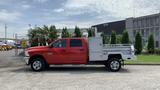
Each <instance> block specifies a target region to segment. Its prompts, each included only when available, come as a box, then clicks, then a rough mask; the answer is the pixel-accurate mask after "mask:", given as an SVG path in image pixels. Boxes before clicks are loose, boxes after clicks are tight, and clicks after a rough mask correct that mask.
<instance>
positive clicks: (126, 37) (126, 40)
mask: <svg viewBox="0 0 160 90" xmlns="http://www.w3.org/2000/svg"><path fill="white" fill-rule="evenodd" d="M121 43H122V44H129V35H128V31H126V30H125V31H124V32H123V35H122V41H121Z"/></svg>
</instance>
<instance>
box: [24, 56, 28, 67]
mask: <svg viewBox="0 0 160 90" xmlns="http://www.w3.org/2000/svg"><path fill="white" fill-rule="evenodd" d="M24 61H25V63H26V64H27V65H29V57H24Z"/></svg>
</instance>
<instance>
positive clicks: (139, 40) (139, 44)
mask: <svg viewBox="0 0 160 90" xmlns="http://www.w3.org/2000/svg"><path fill="white" fill-rule="evenodd" d="M135 49H136V54H140V53H141V52H142V37H141V35H140V33H139V32H138V33H137V34H136V37H135Z"/></svg>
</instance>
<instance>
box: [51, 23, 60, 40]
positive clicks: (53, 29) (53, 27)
mask: <svg viewBox="0 0 160 90" xmlns="http://www.w3.org/2000/svg"><path fill="white" fill-rule="evenodd" d="M57 33H58V31H57V30H56V27H55V26H54V25H51V26H50V27H49V39H56V38H58V35H57Z"/></svg>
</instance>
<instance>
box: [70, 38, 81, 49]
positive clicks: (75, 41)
mask: <svg viewBox="0 0 160 90" xmlns="http://www.w3.org/2000/svg"><path fill="white" fill-rule="evenodd" d="M70 47H82V40H80V39H71V40H70Z"/></svg>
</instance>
